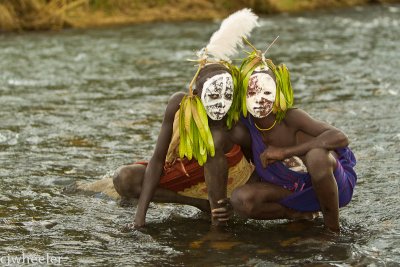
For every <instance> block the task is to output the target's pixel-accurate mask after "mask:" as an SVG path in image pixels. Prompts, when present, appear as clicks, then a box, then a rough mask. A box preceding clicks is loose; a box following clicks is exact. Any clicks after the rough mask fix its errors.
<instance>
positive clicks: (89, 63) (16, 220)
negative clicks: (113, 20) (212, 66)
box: [0, 6, 400, 266]
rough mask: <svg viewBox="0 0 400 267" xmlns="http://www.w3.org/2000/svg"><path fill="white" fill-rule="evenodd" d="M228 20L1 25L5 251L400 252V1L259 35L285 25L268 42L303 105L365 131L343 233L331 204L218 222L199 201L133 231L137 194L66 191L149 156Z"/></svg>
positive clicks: (292, 258) (107, 255)
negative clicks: (168, 113)
mask: <svg viewBox="0 0 400 267" xmlns="http://www.w3.org/2000/svg"><path fill="white" fill-rule="evenodd" d="M218 27H219V22H184V23H155V24H145V25H137V26H130V27H123V28H112V29H101V30H100V29H95V30H66V31H63V32H58V33H49V32H43V33H42V32H39V33H37V32H36V33H21V34H8V35H0V180H1V184H0V259H1V263H2V264H3V265H6V264H8V262H12V260H13V258H12V257H22V256H23V255H25V257H27V256H26V255H30V256H31V258H32V257H33V256H36V257H41V256H43V257H47V262H48V258H49V257H54V259H58V260H59V262H60V263H61V264H62V265H65V266H80V265H86V266H154V265H156V266H159V265H161V266H167V265H176V266H191V265H196V266H215V265H217V266H254V265H257V266H274V265H282V266H298V265H307V266H367V265H368V266H399V265H400V219H399V218H400V206H399V202H400V194H399V191H400V190H399V189H400V182H399V181H400V178H399V175H400V170H399V162H400V145H399V142H400V120H399V111H400V108H399V104H400V102H399V101H400V87H399V83H400V76H399V75H398V68H399V60H400V43H399V41H400V39H399V36H400V6H383V7H380V6H371V7H364V8H355V9H349V10H340V11H329V12H328V11H327V12H319V13H318V14H316V13H302V14H297V15H290V16H289V15H278V16H270V17H264V18H262V19H261V27H260V28H258V29H256V30H255V31H254V32H253V35H252V37H251V38H250V39H251V40H252V41H253V43H254V44H255V45H256V46H257V47H260V48H261V47H266V45H267V44H268V43H269V42H271V41H272V40H273V39H274V38H275V37H276V36H277V35H279V36H280V38H279V39H278V40H279V41H278V42H277V43H276V44H275V45H274V46H273V47H272V48H271V50H270V54H269V57H271V58H272V59H274V61H275V63H280V62H285V63H286V64H287V66H288V67H289V69H290V70H291V74H292V79H293V80H292V84H293V87H294V90H295V103H296V106H298V107H301V108H303V109H305V110H306V111H307V112H309V113H310V114H312V115H313V116H315V117H317V118H319V119H321V120H324V121H327V122H329V123H331V124H333V125H335V126H336V127H338V128H340V129H342V130H343V131H344V132H345V133H346V134H347V135H348V136H349V139H350V140H351V145H350V146H351V148H352V149H353V151H354V152H355V155H356V157H357V159H358V164H357V167H356V170H357V173H358V175H359V180H358V184H357V187H356V190H355V194H354V197H353V200H352V201H351V202H350V204H349V205H348V206H347V207H344V208H342V209H341V213H340V215H341V219H340V220H341V225H342V233H341V234H340V235H334V234H330V233H327V232H325V231H324V230H323V224H322V220H321V219H317V220H315V221H313V222H288V221H285V220H277V221H272V222H260V221H253V220H248V221H244V220H240V219H234V220H233V221H232V223H231V224H230V225H229V226H228V227H227V228H226V229H224V230H223V231H221V232H219V233H215V232H213V231H212V230H210V227H209V221H208V217H207V216H206V215H204V214H202V213H200V212H199V211H198V210H197V209H195V208H191V207H188V206H179V205H166V204H151V206H150V209H149V213H148V219H147V222H148V227H147V229H146V230H144V231H141V232H139V231H136V232H128V233H127V232H124V231H122V226H123V225H124V224H126V223H128V222H130V221H131V219H132V217H133V215H134V211H135V207H126V208H124V207H119V206H118V204H117V203H116V202H115V201H114V200H112V199H109V198H107V197H105V196H103V195H101V194H97V195H94V196H92V195H82V194H72V195H71V194H65V193H63V191H62V189H63V187H64V186H66V185H68V184H70V183H72V182H76V181H80V182H92V181H95V180H98V179H101V178H102V177H105V176H109V175H110V174H111V173H112V172H113V170H114V169H116V168H117V167H118V166H120V165H122V164H125V163H129V162H132V161H136V160H142V159H149V156H150V154H151V153H152V150H153V148H154V144H155V141H156V138H157V135H158V132H159V129H160V125H161V120H162V116H163V112H164V108H165V106H166V102H167V100H168V97H169V95H171V94H172V93H173V92H177V91H185V90H186V88H187V86H188V83H189V81H190V79H191V78H192V77H193V75H194V73H195V70H196V69H195V67H194V66H193V64H192V63H189V62H187V61H186V59H187V58H193V57H194V53H193V51H195V50H197V49H199V48H201V47H202V46H204V45H205V44H206V43H207V41H208V39H209V37H210V36H211V34H212V32H213V31H215V30H216V29H217V28H218ZM57 257H59V258H57ZM14 260H15V258H14ZM20 260H21V259H20ZM25 260H26V259H25ZM7 261H8V262H7ZM25 262H26V261H25ZM53 263H57V261H53Z"/></svg>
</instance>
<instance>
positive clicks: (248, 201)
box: [231, 186, 254, 218]
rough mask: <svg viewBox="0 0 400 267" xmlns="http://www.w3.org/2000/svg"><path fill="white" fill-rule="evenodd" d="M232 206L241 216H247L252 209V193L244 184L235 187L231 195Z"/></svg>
mask: <svg viewBox="0 0 400 267" xmlns="http://www.w3.org/2000/svg"><path fill="white" fill-rule="evenodd" d="M231 204H232V207H233V209H234V211H235V213H237V214H238V215H240V216H241V217H245V218H249V217H250V216H251V214H252V211H253V209H254V194H252V193H251V192H250V191H249V190H247V188H246V186H241V187H239V188H236V189H235V190H234V191H233V192H232V195H231Z"/></svg>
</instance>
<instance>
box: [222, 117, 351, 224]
mask: <svg viewBox="0 0 400 267" xmlns="http://www.w3.org/2000/svg"><path fill="white" fill-rule="evenodd" d="M249 116H251V115H249ZM253 121H254V122H255V123H256V124H257V125H258V126H259V127H260V128H269V127H270V126H271V125H272V124H273V123H274V121H275V115H274V114H273V113H270V114H269V115H268V116H267V117H264V118H254V117H253ZM262 136H263V141H264V143H265V144H266V146H267V148H266V149H265V151H264V152H263V153H262V154H261V155H260V159H261V161H262V164H263V166H264V167H266V166H267V165H268V164H271V163H273V162H275V161H277V160H278V161H281V160H283V159H285V158H290V157H292V156H298V157H300V158H301V159H302V161H303V162H304V164H305V165H306V167H307V170H308V172H309V174H310V176H311V180H312V186H313V188H314V190H315V192H316V194H317V198H318V200H319V203H320V206H321V210H322V213H323V216H324V223H325V226H326V227H327V228H328V229H330V230H332V231H339V200H338V189H337V184H336V180H335V178H334V176H333V171H334V170H335V168H336V157H337V155H336V153H335V152H334V150H335V149H337V148H342V147H346V146H347V145H348V144H349V141H348V139H347V137H346V135H345V134H344V133H343V132H341V131H340V130H339V129H337V128H335V127H333V126H331V125H329V124H327V123H324V122H322V121H318V120H315V119H313V118H312V117H311V116H310V115H308V114H307V113H306V112H305V111H303V110H300V109H290V110H288V111H287V113H286V117H285V119H284V120H282V122H281V123H277V124H276V125H275V126H274V127H273V128H272V129H271V130H269V131H265V132H262ZM290 194H292V192H290V191H289V190H286V189H284V188H281V187H279V186H276V185H273V184H269V183H265V182H263V183H254V184H246V185H244V186H242V187H239V188H237V189H236V190H235V191H234V192H233V193H232V201H231V202H232V205H233V206H234V208H235V211H236V212H237V213H238V214H239V215H242V216H244V217H248V218H253V219H275V218H285V217H287V214H286V213H287V209H286V208H285V207H283V206H282V205H280V204H279V203H278V202H279V201H280V200H281V199H283V198H284V197H286V196H288V195H290ZM223 209H224V208H222V209H218V210H217V211H220V212H222V211H223ZM299 214H300V213H299ZM294 216H296V215H295V214H294Z"/></svg>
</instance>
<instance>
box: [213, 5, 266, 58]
mask: <svg viewBox="0 0 400 267" xmlns="http://www.w3.org/2000/svg"><path fill="white" fill-rule="evenodd" d="M257 19H258V16H257V15H256V14H254V13H253V12H252V11H251V10H250V9H248V8H244V9H241V10H239V11H236V12H235V13H233V14H232V15H230V16H229V17H227V18H226V19H225V20H223V21H222V23H221V26H220V28H219V30H218V31H216V32H214V34H213V35H212V36H211V38H210V42H209V43H208V44H207V46H206V47H205V49H206V52H207V53H209V54H210V55H212V56H213V57H215V58H216V59H220V60H225V61H230V59H229V58H230V57H231V56H232V55H234V54H235V53H236V52H237V46H242V45H243V41H242V40H243V37H245V38H246V37H248V36H249V35H250V32H251V31H252V30H253V28H254V27H256V26H258V25H259V24H258V22H257Z"/></svg>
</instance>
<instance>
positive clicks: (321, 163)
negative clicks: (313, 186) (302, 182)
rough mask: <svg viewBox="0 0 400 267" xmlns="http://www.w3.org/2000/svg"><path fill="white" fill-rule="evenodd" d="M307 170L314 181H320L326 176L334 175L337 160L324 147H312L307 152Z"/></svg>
mask: <svg viewBox="0 0 400 267" xmlns="http://www.w3.org/2000/svg"><path fill="white" fill-rule="evenodd" d="M305 163H306V166H307V170H308V172H309V174H310V176H311V178H312V180H313V181H319V180H321V179H324V178H325V177H328V176H332V175H333V170H334V168H335V167H336V160H335V159H334V158H333V156H332V155H331V154H330V153H329V151H328V150H326V149H323V148H314V149H311V150H310V151H309V152H308V153H307V154H306V162H305Z"/></svg>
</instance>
